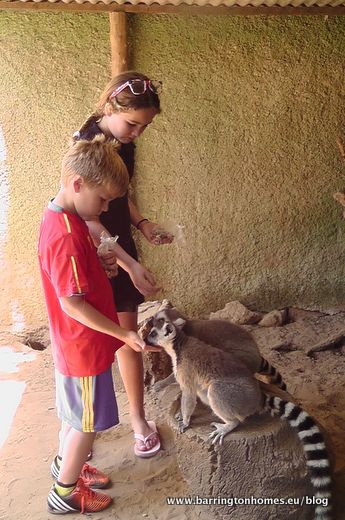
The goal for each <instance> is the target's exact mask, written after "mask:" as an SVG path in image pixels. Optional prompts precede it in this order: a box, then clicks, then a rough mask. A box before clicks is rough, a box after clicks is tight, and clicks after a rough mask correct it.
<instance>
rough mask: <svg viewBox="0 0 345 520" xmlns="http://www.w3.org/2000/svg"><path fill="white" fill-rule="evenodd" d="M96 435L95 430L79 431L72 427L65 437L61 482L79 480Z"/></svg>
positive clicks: (66, 482) (69, 482)
mask: <svg viewBox="0 0 345 520" xmlns="http://www.w3.org/2000/svg"><path fill="white" fill-rule="evenodd" d="M95 436H96V433H95V432H92V433H86V432H79V431H78V430H75V429H74V428H71V427H70V429H69V432H68V433H67V435H66V437H65V439H64V446H63V454H62V461H61V465H60V472H59V482H61V483H62V484H64V485H67V484H73V483H75V482H77V480H78V478H79V475H80V473H81V470H82V468H83V466H84V463H85V460H86V457H87V455H88V453H89V452H90V451H91V448H92V444H93V441H94V439H95Z"/></svg>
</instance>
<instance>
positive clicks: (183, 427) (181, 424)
mask: <svg viewBox="0 0 345 520" xmlns="http://www.w3.org/2000/svg"><path fill="white" fill-rule="evenodd" d="M188 426H189V424H184V422H183V420H182V419H181V420H180V421H178V431H179V433H184V432H185V431H186V430H187V429H188Z"/></svg>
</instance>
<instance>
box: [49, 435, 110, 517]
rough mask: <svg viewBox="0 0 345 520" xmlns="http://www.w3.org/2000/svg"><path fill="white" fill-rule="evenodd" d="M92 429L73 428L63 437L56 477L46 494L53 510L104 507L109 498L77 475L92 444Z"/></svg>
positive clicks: (83, 509)
mask: <svg viewBox="0 0 345 520" xmlns="http://www.w3.org/2000/svg"><path fill="white" fill-rule="evenodd" d="M95 435H96V434H95V433H94V432H92V433H89V432H87V433H86V432H80V431H78V430H75V429H74V428H70V431H69V432H68V434H67V435H66V437H65V442H64V451H63V454H62V455H63V456H62V462H61V468H60V473H59V480H58V481H57V482H56V483H55V484H54V485H53V487H52V489H51V490H50V493H49V495H48V500H47V501H48V511H49V512H50V513H54V514H65V513H73V512H81V513H84V512H86V513H93V512H98V511H103V509H106V508H107V507H108V506H109V505H110V504H111V502H112V498H111V497H109V496H108V495H105V494H103V493H98V492H97V493H96V492H95V491H93V490H92V489H90V488H89V487H87V486H86V485H85V483H84V480H83V479H82V478H80V473H81V471H82V468H83V466H84V461H85V457H86V456H87V454H88V452H89V451H90V449H91V448H92V443H93V441H94V438H95Z"/></svg>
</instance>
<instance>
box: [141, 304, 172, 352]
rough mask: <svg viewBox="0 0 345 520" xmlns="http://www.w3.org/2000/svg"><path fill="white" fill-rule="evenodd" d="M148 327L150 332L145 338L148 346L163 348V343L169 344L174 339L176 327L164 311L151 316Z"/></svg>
mask: <svg viewBox="0 0 345 520" xmlns="http://www.w3.org/2000/svg"><path fill="white" fill-rule="evenodd" d="M150 326H151V329H150V332H149V334H148V336H147V337H146V343H148V344H150V345H157V346H163V345H164V343H170V342H171V341H173V340H174V338H175V337H176V327H175V325H174V323H173V322H172V321H171V320H169V318H168V317H167V316H166V314H165V312H164V311H161V312H158V313H157V314H156V315H155V316H153V318H152V319H151V320H150Z"/></svg>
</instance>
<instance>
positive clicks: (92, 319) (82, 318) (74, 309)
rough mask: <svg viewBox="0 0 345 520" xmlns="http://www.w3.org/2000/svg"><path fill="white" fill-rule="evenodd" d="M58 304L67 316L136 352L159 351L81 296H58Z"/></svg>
mask: <svg viewBox="0 0 345 520" xmlns="http://www.w3.org/2000/svg"><path fill="white" fill-rule="evenodd" d="M60 305H61V307H62V310H63V311H64V312H65V313H66V314H68V316H70V317H71V318H73V319H75V320H76V321H79V323H82V324H83V325H85V326H86V327H89V328H90V329H93V330H97V331H98V332H103V333H104V334H108V335H109V336H113V337H114V338H118V339H119V340H120V341H123V343H126V344H127V345H129V346H130V347H131V348H132V349H133V350H135V351H136V352H143V351H144V352H147V351H151V352H160V351H161V349H160V348H159V347H158V348H156V347H153V346H149V345H146V343H145V341H143V340H142V339H141V338H140V337H139V336H138V334H137V333H136V332H134V331H132V330H126V329H123V328H121V327H120V326H119V325H117V324H116V323H115V322H114V321H112V320H111V319H109V318H107V317H106V316H104V314H102V313H101V312H99V311H98V310H97V309H95V308H94V307H93V306H92V305H90V304H89V303H88V302H87V301H85V298H84V297H83V296H68V297H60Z"/></svg>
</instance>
